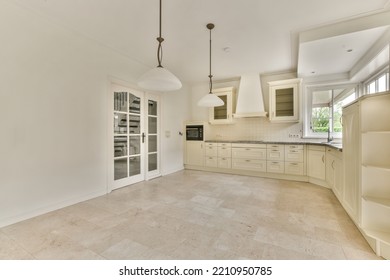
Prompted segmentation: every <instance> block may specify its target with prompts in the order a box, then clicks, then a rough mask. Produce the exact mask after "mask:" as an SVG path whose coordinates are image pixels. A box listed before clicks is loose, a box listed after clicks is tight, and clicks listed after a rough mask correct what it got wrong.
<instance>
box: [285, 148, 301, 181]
mask: <svg viewBox="0 0 390 280" xmlns="http://www.w3.org/2000/svg"><path fill="white" fill-rule="evenodd" d="M305 151H306V150H305V148H304V146H303V145H286V146H285V148H284V152H285V154H284V161H285V163H284V173H286V174H291V175H305V174H306V172H305V160H304V159H305Z"/></svg>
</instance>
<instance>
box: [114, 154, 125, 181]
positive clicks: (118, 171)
mask: <svg viewBox="0 0 390 280" xmlns="http://www.w3.org/2000/svg"><path fill="white" fill-rule="evenodd" d="M127 170H128V167H127V158H122V159H116V160H114V180H119V179H124V178H126V177H127Z"/></svg>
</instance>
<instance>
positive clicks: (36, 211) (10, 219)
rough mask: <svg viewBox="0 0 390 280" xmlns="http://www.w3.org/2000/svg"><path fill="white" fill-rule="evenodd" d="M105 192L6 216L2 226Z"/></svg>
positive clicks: (104, 192) (1, 223)
mask: <svg viewBox="0 0 390 280" xmlns="http://www.w3.org/2000/svg"><path fill="white" fill-rule="evenodd" d="M105 194H106V191H100V192H94V193H91V194H88V195H84V196H81V197H76V198H73V199H67V200H64V201H60V202H58V203H55V204H52V205H47V206H44V207H40V208H36V209H34V210H32V211H29V212H28V213H27V212H26V213H23V214H20V215H16V216H12V217H6V218H3V219H1V220H0V228H2V227H5V226H9V225H12V224H16V223H18V222H21V221H24V220H27V219H31V218H34V217H37V216H39V215H43V214H46V213H49V212H52V211H55V210H58V209H61V208H65V207H68V206H71V205H74V204H77V203H80V202H84V201H87V200H90V199H93V198H96V197H99V196H102V195H105Z"/></svg>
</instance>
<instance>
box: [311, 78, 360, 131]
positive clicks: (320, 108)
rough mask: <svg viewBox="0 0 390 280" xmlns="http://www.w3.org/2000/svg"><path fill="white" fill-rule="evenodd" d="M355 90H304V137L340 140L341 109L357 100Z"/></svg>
mask: <svg viewBox="0 0 390 280" xmlns="http://www.w3.org/2000/svg"><path fill="white" fill-rule="evenodd" d="M356 89H357V87H356V85H341V86H340V85H336V86H319V87H316V86H315V87H308V88H306V104H307V106H306V114H305V116H306V117H305V122H304V130H305V137H308V138H328V136H331V137H332V138H341V137H342V133H341V132H342V126H341V115H342V107H343V106H345V105H347V104H349V103H351V102H353V101H354V100H355V99H356V98H357V96H358V94H357V90H356Z"/></svg>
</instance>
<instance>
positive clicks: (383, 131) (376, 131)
mask: <svg viewBox="0 0 390 280" xmlns="http://www.w3.org/2000/svg"><path fill="white" fill-rule="evenodd" d="M362 134H363V135H364V134H379V135H381V134H382V135H390V131H388V130H366V131H362Z"/></svg>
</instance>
